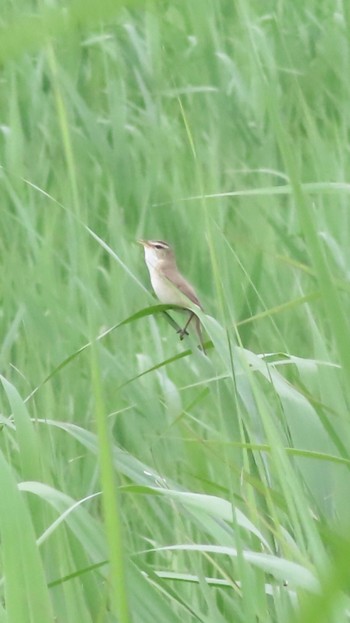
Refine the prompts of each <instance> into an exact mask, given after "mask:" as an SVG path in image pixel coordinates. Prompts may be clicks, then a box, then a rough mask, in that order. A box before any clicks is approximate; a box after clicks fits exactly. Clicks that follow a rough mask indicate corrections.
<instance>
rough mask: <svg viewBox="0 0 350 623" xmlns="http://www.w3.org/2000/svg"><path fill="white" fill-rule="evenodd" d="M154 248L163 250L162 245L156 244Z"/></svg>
mask: <svg viewBox="0 0 350 623" xmlns="http://www.w3.org/2000/svg"><path fill="white" fill-rule="evenodd" d="M154 246H155V247H156V249H163V247H162V245H161V244H155V245H154Z"/></svg>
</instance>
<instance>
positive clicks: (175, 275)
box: [166, 269, 202, 309]
mask: <svg viewBox="0 0 350 623" xmlns="http://www.w3.org/2000/svg"><path fill="white" fill-rule="evenodd" d="M166 277H167V279H169V281H171V283H173V284H174V286H176V288H177V289H178V290H180V292H182V293H183V294H184V295H185V296H187V298H189V299H190V301H192V303H194V304H195V305H198V307H200V308H201V309H202V305H201V304H200V302H199V299H198V296H197V294H196V293H195V291H194V289H193V287H192V286H191V284H189V283H188V281H186V279H185V278H184V277H183V276H182V275H180V273H179V272H178V271H177V270H172V269H170V270H168V271H167V274H166Z"/></svg>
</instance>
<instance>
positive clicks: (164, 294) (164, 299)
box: [150, 269, 183, 306]
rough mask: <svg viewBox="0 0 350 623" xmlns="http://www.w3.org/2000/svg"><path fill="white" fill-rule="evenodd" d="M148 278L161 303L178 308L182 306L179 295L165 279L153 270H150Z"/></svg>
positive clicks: (181, 299)
mask: <svg viewBox="0 0 350 623" xmlns="http://www.w3.org/2000/svg"><path fill="white" fill-rule="evenodd" d="M150 277H151V283H152V287H153V290H154V291H155V293H156V295H157V297H158V298H159V300H160V301H161V303H168V304H169V305H180V306H181V305H182V304H183V297H182V296H181V293H180V292H179V291H178V290H177V288H176V286H175V285H173V284H172V283H171V282H170V281H169V280H168V279H167V278H166V277H164V276H163V275H162V274H161V273H159V272H158V271H157V270H154V269H153V270H150Z"/></svg>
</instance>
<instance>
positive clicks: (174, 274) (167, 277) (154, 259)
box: [138, 240, 205, 353]
mask: <svg viewBox="0 0 350 623" xmlns="http://www.w3.org/2000/svg"><path fill="white" fill-rule="evenodd" d="M138 242H139V243H140V244H142V245H143V247H144V250H145V262H146V264H147V268H148V270H149V274H150V278H151V283H152V287H153V290H154V291H155V293H156V295H157V297H158V299H159V300H160V302H161V303H168V304H169V305H176V306H178V307H181V308H182V309H186V310H188V311H189V318H188V320H187V322H186V324H185V326H184V328H183V329H180V330H179V331H178V333H179V335H180V339H181V340H183V338H184V337H185V335H186V334H187V327H188V326H189V324H190V322H191V320H192V319H194V321H195V328H196V331H197V334H198V337H199V340H200V344H201V348H202V351H203V352H204V353H205V350H204V344H203V337H202V331H201V323H200V320H199V318H198V316H196V314H195V312H193V311H192V310H191V309H188V300H187V302H186V299H189V300H190V301H192V303H194V304H195V305H198V307H199V308H200V309H202V306H201V304H200V302H199V299H198V297H197V294H196V292H195V290H194V289H193V287H192V286H191V284H189V283H188V281H186V279H185V278H184V277H183V276H182V275H181V273H180V272H179V269H178V267H177V264H176V259H175V254H174V251H173V249H172V248H171V246H170V245H169V244H168V243H167V242H164V240H138Z"/></svg>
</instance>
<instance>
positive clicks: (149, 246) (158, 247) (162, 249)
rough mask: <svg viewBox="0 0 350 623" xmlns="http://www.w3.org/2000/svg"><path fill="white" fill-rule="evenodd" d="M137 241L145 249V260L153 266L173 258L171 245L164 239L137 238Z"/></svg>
mask: <svg viewBox="0 0 350 623" xmlns="http://www.w3.org/2000/svg"><path fill="white" fill-rule="evenodd" d="M138 242H139V244H142V246H143V248H144V250H145V259H146V262H147V263H149V264H151V265H153V266H156V265H157V264H158V263H164V262H173V261H174V260H175V257H174V251H173V249H172V247H171V246H170V244H168V243H167V242H164V240H138Z"/></svg>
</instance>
